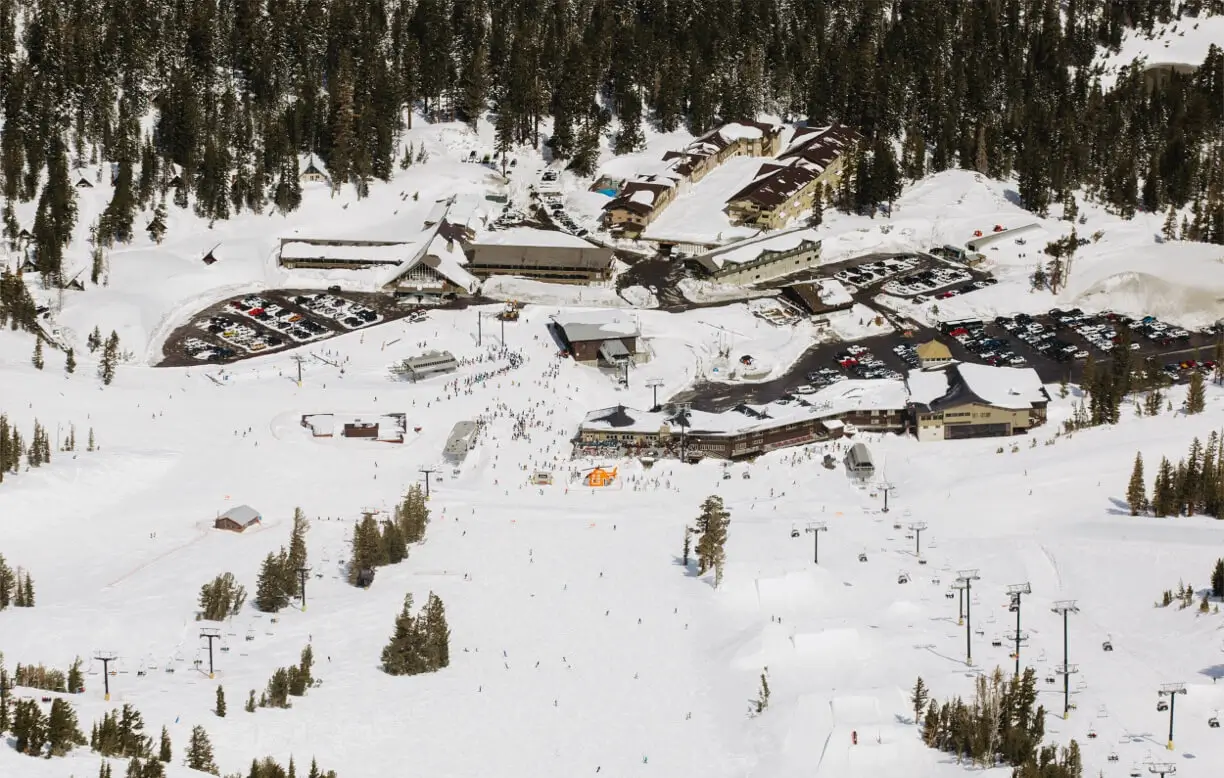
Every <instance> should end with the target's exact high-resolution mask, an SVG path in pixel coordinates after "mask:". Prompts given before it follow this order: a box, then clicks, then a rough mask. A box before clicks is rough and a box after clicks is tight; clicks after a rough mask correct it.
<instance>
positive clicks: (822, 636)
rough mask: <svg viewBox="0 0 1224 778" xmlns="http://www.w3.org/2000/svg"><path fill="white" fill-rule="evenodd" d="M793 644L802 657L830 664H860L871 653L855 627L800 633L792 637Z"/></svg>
mask: <svg viewBox="0 0 1224 778" xmlns="http://www.w3.org/2000/svg"><path fill="white" fill-rule="evenodd" d="M791 642H792V643H794V645H795V653H796V654H798V655H799V656H800V657H805V658H813V657H815V658H819V659H820V660H821V662H822V663H828V664H841V663H854V664H858V663H860V662H862V661H863V660H864V659H865V658H866V656H867V655H869V654H870V653H871V651H870V647H869V646H866V645H865V644H864V642H863V640H862V636H861V635H860V634H859V631H858V630H857V629H855V628H854V627H840V628H837V629H825V630H821V631H820V632H808V633H800V634H797V635H795V636H794V637H792V638H791Z"/></svg>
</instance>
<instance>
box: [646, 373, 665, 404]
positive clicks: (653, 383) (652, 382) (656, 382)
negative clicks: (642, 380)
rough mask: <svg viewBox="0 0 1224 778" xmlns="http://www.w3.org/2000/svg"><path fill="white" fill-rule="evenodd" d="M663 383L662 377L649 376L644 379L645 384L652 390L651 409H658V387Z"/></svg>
mask: <svg viewBox="0 0 1224 778" xmlns="http://www.w3.org/2000/svg"><path fill="white" fill-rule="evenodd" d="M662 385H663V379H662V378H649V379H647V380H646V386H648V387H650V389H651V390H652V391H653V392H654V402H653V403H652V404H651V406H650V410H651V411H657V410H659V387H660V386H662Z"/></svg>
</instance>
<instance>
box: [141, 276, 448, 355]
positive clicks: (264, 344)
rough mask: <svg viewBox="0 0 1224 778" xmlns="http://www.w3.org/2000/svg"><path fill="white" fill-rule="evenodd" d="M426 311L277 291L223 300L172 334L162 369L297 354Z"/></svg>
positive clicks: (371, 297)
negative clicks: (283, 352) (291, 350)
mask: <svg viewBox="0 0 1224 778" xmlns="http://www.w3.org/2000/svg"><path fill="white" fill-rule="evenodd" d="M427 316H428V313H427V312H426V311H425V309H422V308H420V306H417V305H412V304H409V303H408V302H407V301H406V300H401V301H397V300H395V299H394V298H391V297H389V296H387V295H376V294H364V293H356V292H346V293H339V292H320V291H317V290H314V291H294V290H276V291H265V292H260V293H259V294H248V295H243V296H241V297H235V298H231V299H228V300H223V301H222V302H219V303H217V304H215V305H212V306H210V307H209V308H208V309H206V310H204V311H201V312H200V313H199V314H197V315H196V316H195V318H193V319H192V321H191V322H189V323H188V324H186V325H184V326H182V327H179V328H178V329H177V330H175V332H174V333H172V334H171V336H170V338H169V339H168V340H167V341H166V345H165V347H164V349H163V351H164V359H163V361H162V362H161V365H162V366H176V367H181V366H185V365H198V364H202V363H216V364H226V363H229V362H236V361H238V360H240V359H245V358H247V357H252V356H258V355H260V354H266V353H270V352H273V351H280V350H284V349H289V348H293V347H295V346H302V345H306V344H310V343H314V342H317V341H320V340H325V339H327V338H330V337H334V336H336V335H339V334H342V333H345V332H353V331H356V330H361V329H364V328H366V327H370V326H373V325H375V324H379V323H381V322H384V321H389V320H393V319H401V318H406V317H409V318H414V319H418V320H423V319H424V318H426V317H427Z"/></svg>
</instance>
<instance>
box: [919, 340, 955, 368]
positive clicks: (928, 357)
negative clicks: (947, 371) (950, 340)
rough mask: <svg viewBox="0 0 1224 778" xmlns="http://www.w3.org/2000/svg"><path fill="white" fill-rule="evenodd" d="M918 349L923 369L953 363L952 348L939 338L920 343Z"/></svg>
mask: <svg viewBox="0 0 1224 778" xmlns="http://www.w3.org/2000/svg"><path fill="white" fill-rule="evenodd" d="M916 351H917V352H918V362H919V364H921V365H922V369H923V370H934V369H937V368H941V367H947V366H948V365H950V364H952V352H951V350H949V349H948V347H947V346H945V345H944V344H942V343H940V342H939V341H937V340H928V341H927V342H926V343H923V344H922V345H920V346H919V347H918V348H917V349H916Z"/></svg>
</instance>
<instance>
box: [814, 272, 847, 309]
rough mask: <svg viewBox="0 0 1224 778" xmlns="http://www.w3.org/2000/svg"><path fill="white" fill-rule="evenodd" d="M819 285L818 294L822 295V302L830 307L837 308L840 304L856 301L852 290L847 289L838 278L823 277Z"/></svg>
mask: <svg viewBox="0 0 1224 778" xmlns="http://www.w3.org/2000/svg"><path fill="white" fill-rule="evenodd" d="M818 286H819V291H818V292H817V294H818V296H819V297H820V302H822V303H823V304H825V305H827V306H829V307H830V308H835V307H837V306H840V305H849V304H850V303H852V302H854V298H853V297H851V296H850V292H849V291H847V290H846V287H845V286H843V285H842V282H841V281H838V280H837V279H836V278H824V279H821V280H820V282H819V285H818Z"/></svg>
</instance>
